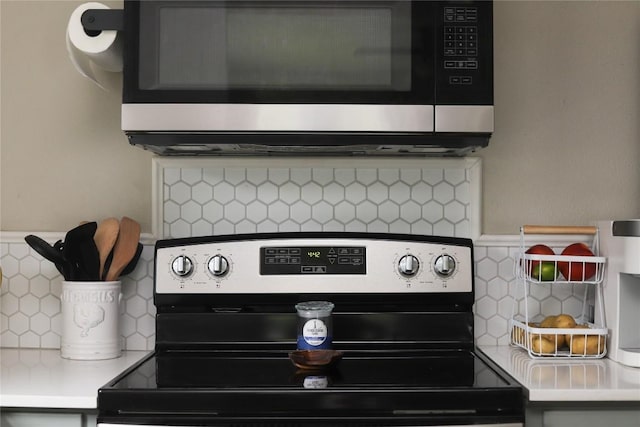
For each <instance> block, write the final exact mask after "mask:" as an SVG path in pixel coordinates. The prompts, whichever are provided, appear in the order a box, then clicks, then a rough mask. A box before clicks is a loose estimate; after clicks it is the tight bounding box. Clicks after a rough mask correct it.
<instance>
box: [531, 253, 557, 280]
mask: <svg viewBox="0 0 640 427" xmlns="http://www.w3.org/2000/svg"><path fill="white" fill-rule="evenodd" d="M525 254H529V255H555V252H553V249H551V248H550V247H549V246H547V245H533V246H531V247H530V248H529V249H527V250H526V252H525ZM543 264H546V262H543ZM551 264H554V263H553V262H552V263H551ZM554 267H555V266H554ZM536 268H537V269H538V270H537V272H538V273H537V274H536V273H535V271H534V270H536ZM540 268H541V267H540V261H538V260H527V262H526V263H525V271H526V272H527V275H528V276H529V277H532V278H534V279H536V278H537V277H538V276H540Z"/></svg>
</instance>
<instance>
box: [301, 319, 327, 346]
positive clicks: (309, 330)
mask: <svg viewBox="0 0 640 427" xmlns="http://www.w3.org/2000/svg"><path fill="white" fill-rule="evenodd" d="M327 335H328V330H327V325H326V324H325V323H324V322H323V321H322V320H320V319H311V320H309V321H307V322H306V323H305V324H304V326H303V327H302V336H303V337H304V340H305V342H306V343H307V344H309V345H311V346H314V347H317V346H319V345H321V344H322V343H323V342H325V341H326V340H327Z"/></svg>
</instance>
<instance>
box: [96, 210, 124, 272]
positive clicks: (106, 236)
mask: <svg viewBox="0 0 640 427" xmlns="http://www.w3.org/2000/svg"><path fill="white" fill-rule="evenodd" d="M119 230H120V223H119V222H118V220H117V219H116V218H107V219H105V220H103V221H102V222H101V223H100V224H99V225H98V229H97V230H96V234H95V235H94V236H93V241H94V242H96V247H97V248H98V253H99V254H100V270H99V272H100V278H101V279H102V278H103V277H104V275H105V273H106V272H105V271H104V264H105V261H106V260H107V257H108V256H109V254H110V253H111V250H112V249H113V246H114V245H115V244H116V240H118V232H119Z"/></svg>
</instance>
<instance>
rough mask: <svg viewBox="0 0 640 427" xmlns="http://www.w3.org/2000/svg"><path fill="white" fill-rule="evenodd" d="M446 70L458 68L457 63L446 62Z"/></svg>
mask: <svg viewBox="0 0 640 427" xmlns="http://www.w3.org/2000/svg"><path fill="white" fill-rule="evenodd" d="M444 68H456V61H444Z"/></svg>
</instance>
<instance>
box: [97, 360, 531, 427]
mask: <svg viewBox="0 0 640 427" xmlns="http://www.w3.org/2000/svg"><path fill="white" fill-rule="evenodd" d="M122 396H126V399H122ZM98 399H99V407H100V408H101V414H102V415H103V417H107V418H108V417H109V416H110V415H111V416H113V415H118V416H120V417H123V416H124V417H131V418H132V419H139V418H140V417H145V419H147V420H148V421H151V420H150V419H149V417H150V416H151V415H150V414H155V416H158V415H161V416H162V418H163V419H165V420H166V419H181V420H184V419H185V417H187V418H191V419H192V421H193V419H194V418H199V419H207V418H208V419H209V422H211V420H212V419H216V420H223V419H226V418H227V417H235V418H236V419H237V418H238V417H239V418H242V419H257V418H261V419H265V420H266V419H274V418H278V419H280V420H282V419H285V418H296V419H298V418H300V417H303V418H304V417H305V416H309V414H315V415H314V416H315V417H319V418H323V417H324V418H327V419H329V418H333V417H347V415H349V416H348V418H350V419H352V421H355V420H362V419H371V418H376V419H378V418H393V419H395V420H396V421H397V420H398V419H399V418H400V419H404V420H406V421H408V420H410V419H413V420H414V421H415V420H416V419H417V418H423V419H424V417H429V418H430V419H431V420H432V421H433V420H434V417H435V419H439V418H441V417H445V416H446V417H452V416H453V417H454V418H455V419H457V420H458V421H459V422H461V421H462V420H464V419H467V421H468V418H469V417H473V418H474V419H478V417H481V418H482V417H485V418H487V419H490V418H491V419H494V418H495V417H496V416H498V415H500V417H503V418H504V417H507V418H511V419H513V420H516V419H517V418H518V417H519V416H521V410H522V394H521V388H520V386H518V385H517V384H516V383H515V382H514V381H513V380H512V379H510V378H509V377H508V376H506V375H504V374H502V373H500V372H499V371H498V370H497V369H496V368H495V366H492V365H491V364H490V362H488V361H487V360H486V359H485V358H484V357H482V356H481V355H479V354H477V353H475V352H472V351H402V352H393V351H381V352H376V351H352V352H351V351H346V352H345V354H344V357H343V358H342V360H341V361H340V362H339V363H338V364H336V365H335V366H334V367H332V368H330V369H327V370H323V369H319V370H304V369H299V368H297V367H295V366H294V365H293V364H292V362H291V360H290V359H289V357H288V352H286V351H281V352H273V351H271V352H233V351H166V352H159V353H155V354H153V355H151V356H150V357H148V358H147V359H146V360H144V361H142V362H141V363H140V364H139V365H138V366H137V367H135V369H132V370H130V371H128V372H126V373H125V374H123V375H122V376H121V377H119V378H116V379H115V380H114V381H113V382H112V383H110V384H108V385H107V386H105V387H103V388H102V389H101V390H100V392H99V397H98ZM496 402H499V404H498V405H496ZM159 408H161V409H159ZM285 414H286V415H285ZM355 414H357V416H355ZM207 425H209V424H207Z"/></svg>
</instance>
